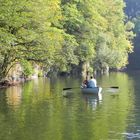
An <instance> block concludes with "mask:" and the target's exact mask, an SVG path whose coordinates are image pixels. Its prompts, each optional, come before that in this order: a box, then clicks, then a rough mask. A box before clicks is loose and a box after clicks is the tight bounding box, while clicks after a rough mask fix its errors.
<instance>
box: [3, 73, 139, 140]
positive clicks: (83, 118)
mask: <svg viewBox="0 0 140 140" xmlns="http://www.w3.org/2000/svg"><path fill="white" fill-rule="evenodd" d="M81 82H82V79H81V78H76V77H65V78H53V79H48V78H41V79H36V80H34V81H30V82H27V83H26V84H24V85H18V86H15V87H10V88H8V89H3V90H2V89H0V140H129V139H130V140H132V139H133V140H138V139H140V86H139V85H140V73H139V72H135V73H128V74H126V73H111V74H110V75H104V76H99V77H98V78H97V82H98V85H100V86H102V87H103V91H102V93H101V94H99V95H98V96H95V95H84V94H82V93H81V91H80V89H79V88H77V89H76V88H75V89H73V90H66V91H63V90H62V89H63V88H65V87H79V86H80V84H81ZM110 86H119V89H111V88H108V87H110Z"/></svg>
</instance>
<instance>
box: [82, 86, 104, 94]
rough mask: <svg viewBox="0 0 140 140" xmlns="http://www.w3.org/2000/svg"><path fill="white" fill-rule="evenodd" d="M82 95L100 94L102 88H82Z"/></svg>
mask: <svg viewBox="0 0 140 140" xmlns="http://www.w3.org/2000/svg"><path fill="white" fill-rule="evenodd" d="M81 91H82V93H84V94H99V93H101V91H102V88H101V87H94V88H81Z"/></svg>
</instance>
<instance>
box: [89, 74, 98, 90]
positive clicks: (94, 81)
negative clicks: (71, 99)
mask: <svg viewBox="0 0 140 140" xmlns="http://www.w3.org/2000/svg"><path fill="white" fill-rule="evenodd" d="M94 87H97V81H96V79H95V78H94V77H93V76H91V77H90V80H88V84H87V88H94Z"/></svg>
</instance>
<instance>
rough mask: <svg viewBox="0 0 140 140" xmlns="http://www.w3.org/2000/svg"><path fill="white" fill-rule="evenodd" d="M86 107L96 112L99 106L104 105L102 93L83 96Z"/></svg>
mask: <svg viewBox="0 0 140 140" xmlns="http://www.w3.org/2000/svg"><path fill="white" fill-rule="evenodd" d="M82 97H83V99H84V101H85V105H86V107H87V108H88V109H89V108H91V109H92V110H96V108H97V106H98V105H99V104H101V103H102V93H99V94H82Z"/></svg>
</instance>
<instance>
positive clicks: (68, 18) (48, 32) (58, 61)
mask: <svg viewBox="0 0 140 140" xmlns="http://www.w3.org/2000/svg"><path fill="white" fill-rule="evenodd" d="M123 8H124V2H123V0H120V1H118V0H109V1H108V0H100V1H98V0H88V1H85V0H80V1H79V0H62V1H60V0H51V1H48V0H36V1H32V0H28V1H26V0H22V1H15V0H1V5H0V78H1V77H5V76H6V75H7V73H8V71H9V69H10V68H11V67H12V65H13V64H14V63H16V62H19V61H20V60H22V59H24V60H25V61H27V62H32V61H33V62H35V63H37V64H38V65H41V66H43V67H46V68H47V69H51V68H56V69H57V70H60V71H61V70H65V71H67V70H68V71H70V70H71V69H72V67H73V65H74V66H76V65H79V64H81V63H83V62H90V63H91V64H93V63H94V64H97V65H100V63H101V64H106V65H108V66H109V67H113V68H118V67H119V68H120V67H123V66H124V65H126V64H127V57H128V53H129V52H131V51H132V45H131V39H132V38H133V37H134V36H133V33H132V29H133V28H134V27H133V24H132V23H130V22H126V24H124V20H125V15H124V12H123ZM102 35H103V36H102ZM115 54H116V55H117V56H119V57H116V59H115V61H114V57H112V55H115ZM99 60H100V61H99ZM116 61H117V62H116ZM27 73H28V72H27ZM28 74H29V73H28Z"/></svg>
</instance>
